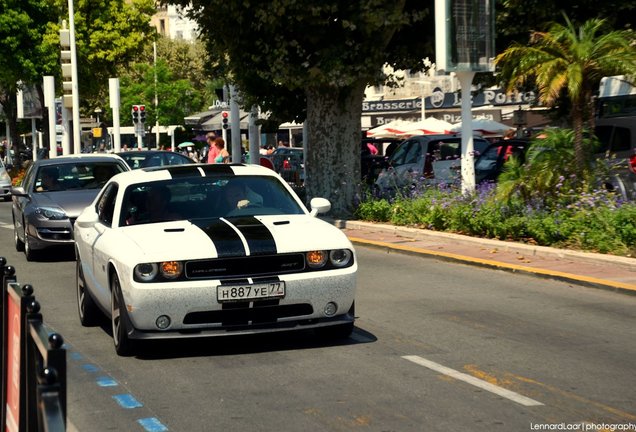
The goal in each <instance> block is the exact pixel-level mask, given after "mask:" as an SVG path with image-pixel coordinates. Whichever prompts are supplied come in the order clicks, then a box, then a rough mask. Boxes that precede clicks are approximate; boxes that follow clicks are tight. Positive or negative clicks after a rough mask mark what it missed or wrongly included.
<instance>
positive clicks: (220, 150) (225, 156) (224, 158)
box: [213, 138, 230, 164]
mask: <svg viewBox="0 0 636 432" xmlns="http://www.w3.org/2000/svg"><path fill="white" fill-rule="evenodd" d="M214 147H215V148H216V151H217V156H216V157H215V158H214V162H213V163H216V164H220V163H229V162H230V154H229V153H228V152H227V150H226V149H225V141H224V140H223V138H217V139H215V140H214Z"/></svg>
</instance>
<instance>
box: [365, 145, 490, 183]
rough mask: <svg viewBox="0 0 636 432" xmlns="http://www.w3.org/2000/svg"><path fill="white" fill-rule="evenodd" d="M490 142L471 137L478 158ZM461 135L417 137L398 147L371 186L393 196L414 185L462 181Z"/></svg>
mask: <svg viewBox="0 0 636 432" xmlns="http://www.w3.org/2000/svg"><path fill="white" fill-rule="evenodd" d="M488 145H489V143H488V141H486V140H485V139H483V138H478V137H475V138H473V149H474V152H475V156H476V157H478V155H479V154H481V152H483V151H484V150H485V149H486V147H488ZM460 168H461V136H459V135H419V136H414V137H411V138H409V139H407V140H405V141H403V142H402V143H400V144H399V145H398V147H397V148H396V149H395V151H394V152H393V154H392V155H391V157H389V159H388V160H387V167H386V168H384V169H383V170H382V171H381V172H380V174H379V175H378V178H377V180H376V181H375V183H374V188H375V191H376V193H378V194H380V195H393V194H395V192H396V191H398V190H400V189H403V188H409V187H414V186H417V185H421V184H424V185H436V184H449V183H456V182H457V181H458V180H460V178H461V174H460Z"/></svg>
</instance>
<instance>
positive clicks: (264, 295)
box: [216, 281, 285, 302]
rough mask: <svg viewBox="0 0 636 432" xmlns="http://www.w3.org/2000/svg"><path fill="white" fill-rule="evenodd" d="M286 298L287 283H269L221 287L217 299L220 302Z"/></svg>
mask: <svg viewBox="0 0 636 432" xmlns="http://www.w3.org/2000/svg"><path fill="white" fill-rule="evenodd" d="M280 297H285V282H282V281H281V282H268V283H262V284H253V285H219V286H217V287H216V299H217V300H218V301H219V302H229V301H240V300H258V299H268V298H280Z"/></svg>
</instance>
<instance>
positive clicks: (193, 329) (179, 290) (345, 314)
mask: <svg viewBox="0 0 636 432" xmlns="http://www.w3.org/2000/svg"><path fill="white" fill-rule="evenodd" d="M280 279H281V280H282V281H284V282H285V286H286V294H285V297H284V298H281V299H268V300H256V301H241V302H231V303H219V302H218V301H217V299H216V287H217V285H219V282H218V281H217V280H208V281H188V282H175V283H159V284H157V283H155V284H142V283H135V282H133V283H132V285H131V286H130V287H128V288H126V287H124V286H123V284H122V291H123V295H124V299H125V303H126V307H127V318H128V322H129V324H130V328H129V337H130V338H133V339H165V338H183V337H201V336H227V335H236V334H256V333H271V332H277V331H288V330H300V329H312V328H319V327H327V326H333V325H338V324H347V323H352V322H353V321H354V316H353V315H354V314H353V304H354V299H355V290H356V273H355V269H352V268H347V269H341V270H329V271H324V272H315V273H309V274H307V273H303V274H291V275H285V276H281V277H280ZM329 302H333V303H335V304H336V305H337V310H336V312H335V313H334V314H333V315H331V316H327V315H326V314H325V312H324V311H325V307H326V305H327V303H329ZM162 315H165V316H168V317H169V318H170V322H171V324H170V326H169V327H168V328H167V329H165V330H159V329H158V327H157V326H156V321H157V318H158V317H160V316H162Z"/></svg>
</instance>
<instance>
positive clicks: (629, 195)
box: [594, 116, 636, 201]
mask: <svg viewBox="0 0 636 432" xmlns="http://www.w3.org/2000/svg"><path fill="white" fill-rule="evenodd" d="M594 133H595V135H596V137H597V138H598V139H599V141H600V148H599V150H598V152H597V153H596V159H597V160H599V161H600V160H603V161H605V163H607V165H608V168H609V174H610V177H609V178H608V179H607V181H606V184H605V187H606V188H607V189H609V190H612V191H616V193H618V194H620V196H621V197H622V198H623V199H625V200H630V201H634V200H636V116H624V117H605V118H600V119H597V120H596V127H595V129H594Z"/></svg>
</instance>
